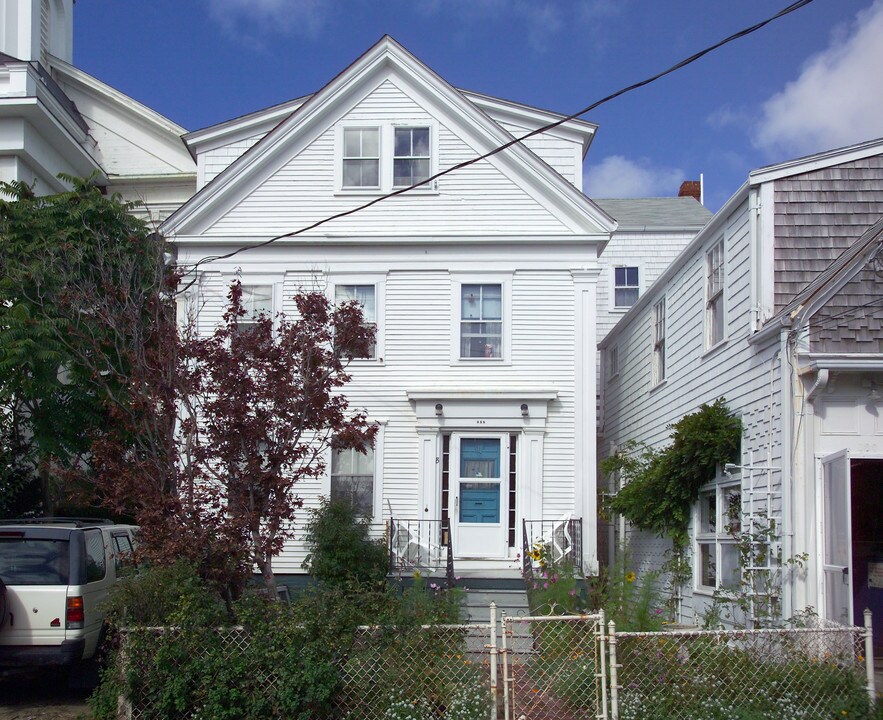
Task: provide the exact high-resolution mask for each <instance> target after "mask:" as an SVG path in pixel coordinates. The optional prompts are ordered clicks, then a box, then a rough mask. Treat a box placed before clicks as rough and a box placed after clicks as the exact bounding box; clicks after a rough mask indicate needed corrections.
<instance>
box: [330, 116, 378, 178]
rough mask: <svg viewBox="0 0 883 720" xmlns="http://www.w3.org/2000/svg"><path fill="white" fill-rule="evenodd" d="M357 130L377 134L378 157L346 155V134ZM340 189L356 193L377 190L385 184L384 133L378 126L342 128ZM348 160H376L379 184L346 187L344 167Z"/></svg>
mask: <svg viewBox="0 0 883 720" xmlns="http://www.w3.org/2000/svg"><path fill="white" fill-rule="evenodd" d="M354 130H357V131H359V132H371V131H373V132H376V133H377V155H376V156H373V155H353V156H348V155H347V154H346V134H347V132H352V131H354ZM340 138H341V139H340V162H339V166H340V187H341V189H342V190H356V191H364V190H377V189H379V188H380V187H381V185H382V184H383V150H384V148H383V132H382V129H381V128H379V127H377V126H376V125H349V126H346V127H343V128H341V131H340ZM347 160H360V161H363V160H374V161H376V162H377V184H376V185H344V184H343V178H344V172H343V165H344V163H345V162H346V161H347Z"/></svg>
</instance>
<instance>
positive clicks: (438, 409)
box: [435, 403, 445, 417]
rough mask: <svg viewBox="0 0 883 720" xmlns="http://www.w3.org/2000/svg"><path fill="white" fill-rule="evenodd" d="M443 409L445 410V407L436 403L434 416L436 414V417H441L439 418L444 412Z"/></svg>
mask: <svg viewBox="0 0 883 720" xmlns="http://www.w3.org/2000/svg"><path fill="white" fill-rule="evenodd" d="M444 409H445V406H444V405H442V404H441V403H436V404H435V414H436V417H441V416H442V412H443V411H444Z"/></svg>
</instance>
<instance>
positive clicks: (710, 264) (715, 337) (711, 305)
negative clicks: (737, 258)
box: [705, 240, 724, 348]
mask: <svg viewBox="0 0 883 720" xmlns="http://www.w3.org/2000/svg"><path fill="white" fill-rule="evenodd" d="M723 339H724V241H723V240H720V241H719V242H717V243H715V245H714V247H712V248H711V249H710V250H709V251H708V252H707V253H706V254H705V347H708V348H710V347H713V346H715V345H717V344H718V343H719V342H720V341H721V340H723Z"/></svg>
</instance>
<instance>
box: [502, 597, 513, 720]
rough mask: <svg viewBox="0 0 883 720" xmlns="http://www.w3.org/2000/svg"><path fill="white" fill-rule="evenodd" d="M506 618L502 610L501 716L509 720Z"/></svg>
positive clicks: (509, 699)
mask: <svg viewBox="0 0 883 720" xmlns="http://www.w3.org/2000/svg"><path fill="white" fill-rule="evenodd" d="M507 620H508V618H507V617H506V611H505V610H504V611H503V617H502V622H501V623H500V628H501V630H502V637H501V638H500V640H501V641H502V643H503V717H504V718H505V720H509V705H510V703H511V702H512V700H511V697H510V695H509V693H510V685H511V684H512V682H511V680H510V678H509V645H508V641H507V640H506V638H507V637H508V632H507V631H508V627H507V622H506V621H507Z"/></svg>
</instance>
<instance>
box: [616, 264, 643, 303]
mask: <svg viewBox="0 0 883 720" xmlns="http://www.w3.org/2000/svg"><path fill="white" fill-rule="evenodd" d="M638 293H639V286H638V268H636V267H625V266H622V267H615V268H613V307H616V308H629V307H631V306H632V305H634V304H635V303H636V302H638Z"/></svg>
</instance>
